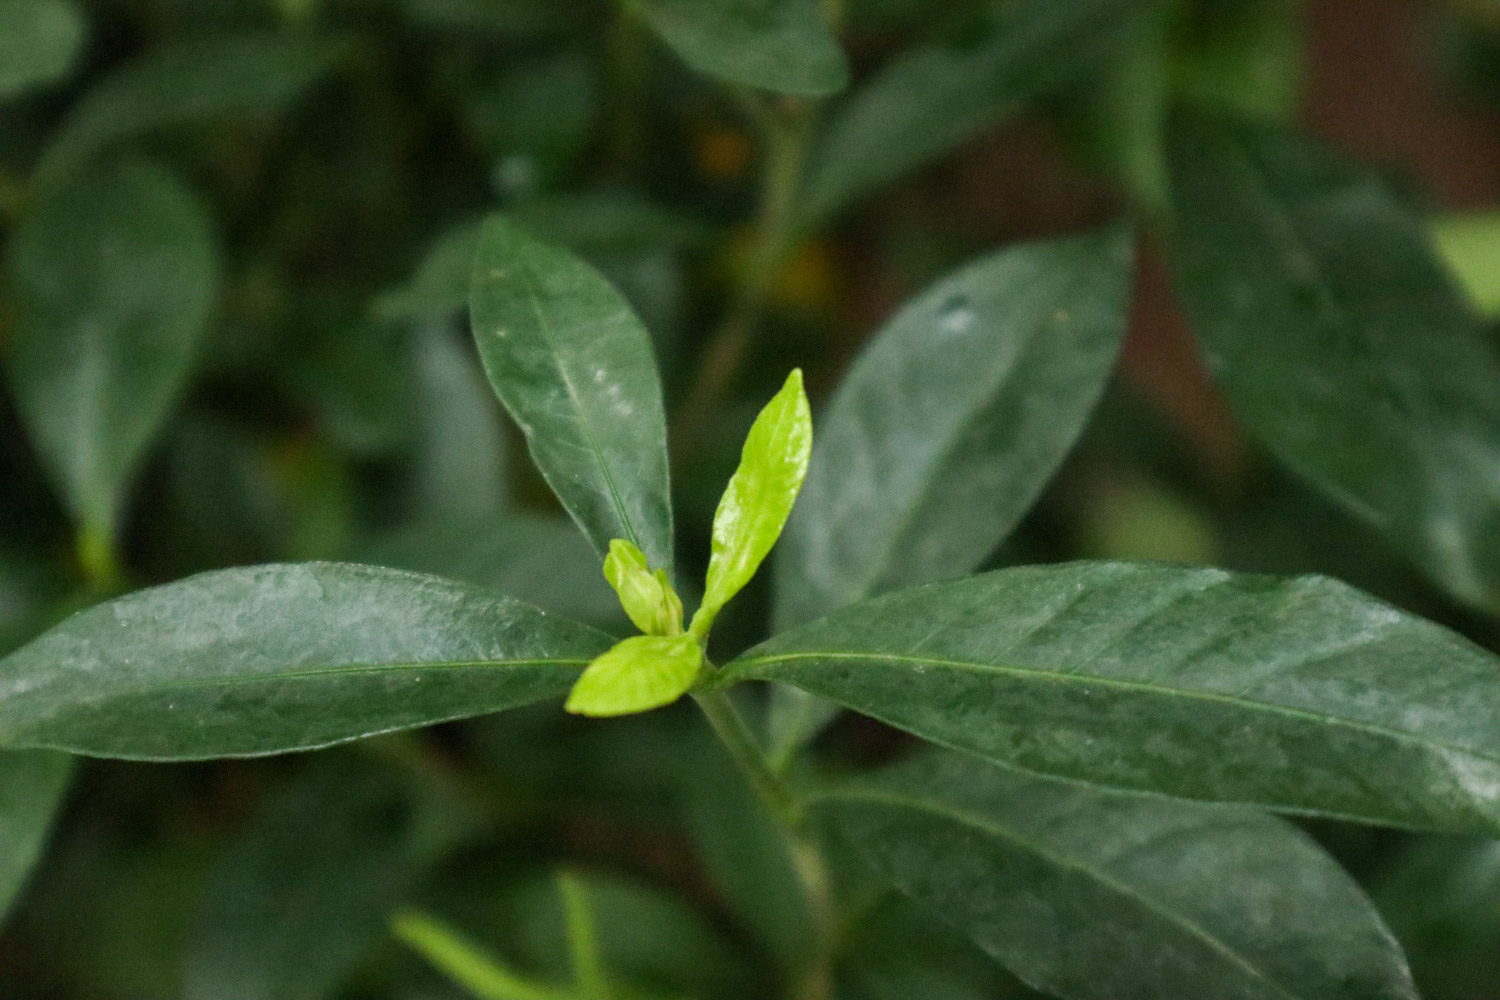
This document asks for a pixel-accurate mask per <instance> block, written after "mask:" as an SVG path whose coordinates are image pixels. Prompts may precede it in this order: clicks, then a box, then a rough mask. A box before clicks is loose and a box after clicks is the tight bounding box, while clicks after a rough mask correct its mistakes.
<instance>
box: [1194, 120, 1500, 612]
mask: <svg viewBox="0 0 1500 1000" xmlns="http://www.w3.org/2000/svg"><path fill="white" fill-rule="evenodd" d="M1171 163H1172V168H1173V174H1174V183H1175V186H1176V201H1177V204H1176V211H1177V217H1176V220H1175V222H1174V226H1173V241H1172V256H1173V266H1174V269H1175V271H1176V276H1177V281H1178V285H1179V288H1180V289H1181V292H1182V296H1183V300H1184V304H1185V306H1186V308H1187V311H1188V315H1189V317H1190V319H1191V320H1192V324H1193V329H1194V332H1195V333H1196V334H1197V335H1198V336H1199V338H1200V339H1201V340H1202V343H1203V346H1204V350H1205V352H1206V353H1207V355H1208V360H1209V363H1210V365H1211V366H1212V368H1213V370H1214V372H1215V374H1216V376H1217V377H1218V379H1219V380H1220V382H1222V383H1223V385H1224V388H1225V390H1226V391H1227V392H1228V394H1229V398H1230V401H1231V402H1232V403H1233V404H1234V406H1235V409H1236V411H1237V412H1238V413H1239V414H1240V416H1241V417H1243V419H1244V420H1245V421H1246V422H1247V423H1248V424H1249V425H1250V427H1251V428H1252V429H1253V430H1254V431H1255V432H1256V434H1258V435H1259V436H1260V437H1261V438H1262V439H1263V440H1264V441H1265V442H1266V444H1268V445H1269V446H1270V447H1271V449H1272V450H1273V451H1275V452H1276V453H1277V454H1278V455H1279V456H1280V457H1281V458H1282V459H1283V460H1284V461H1285V462H1286V463H1287V464H1288V465H1290V466H1292V468H1294V469H1296V470H1297V471H1298V472H1300V473H1301V474H1302V475H1304V476H1306V477H1307V478H1308V479H1310V480H1312V482H1314V483H1315V484H1317V485H1318V486H1319V487H1320V488H1322V489H1323V490H1324V491H1325V492H1327V493H1328V494H1329V495H1330V496H1332V497H1333V498H1334V499H1335V500H1337V501H1338V502H1339V503H1341V504H1342V505H1343V506H1344V507H1345V508H1347V509H1348V510H1350V511H1352V512H1353V513H1355V514H1356V515H1357V516H1359V517H1361V518H1363V519H1364V520H1366V521H1368V522H1370V523H1371V524H1373V525H1375V526H1376V527H1377V528H1379V529H1380V530H1381V531H1383V532H1385V533H1386V535H1388V536H1389V537H1390V538H1391V539H1392V540H1393V541H1394V542H1395V543H1396V544H1397V545H1399V546H1400V547H1401V548H1403V549H1404V550H1405V551H1406V552H1407V553H1408V554H1410V555H1411V556H1412V557H1413V558H1414V559H1416V560H1417V561H1418V562H1419V563H1421V565H1422V566H1423V567H1425V568H1426V569H1427V571H1428V572H1429V573H1431V574H1432V576H1433V577H1434V578H1435V579H1437V580H1439V581H1440V582H1441V583H1443V584H1444V585H1445V586H1447V587H1448V588H1449V589H1450V590H1452V591H1453V592H1454V593H1455V594H1457V595H1459V596H1460V597H1463V598H1464V599H1466V600H1469V601H1472V602H1475V603H1478V604H1481V605H1484V606H1486V607H1489V608H1500V359H1497V357H1496V355H1495V352H1494V349H1493V345H1492V344H1491V343H1490V342H1489V340H1488V337H1487V335H1486V334H1485V332H1484V330H1483V329H1482V328H1481V327H1480V326H1479V324H1478V323H1477V322H1476V321H1475V320H1474V318H1473V317H1472V316H1471V315H1470V314H1469V312H1468V310H1467V304H1466V303H1465V302H1464V301H1463V298H1462V296H1461V294H1460V293H1459V292H1458V291H1457V290H1456V289H1455V288H1454V287H1453V284H1452V282H1451V280H1450V279H1449V277H1448V275H1447V274H1446V273H1445V272H1444V270H1443V268H1442V266H1441V265H1440V264H1439V263H1438V262H1437V261H1436V260H1435V258H1434V255H1433V252H1432V249H1431V247H1430V245H1429V242H1428V238H1427V235H1426V233H1425V231H1424V229H1423V227H1422V225H1421V223H1420V222H1419V220H1418V219H1417V218H1416V217H1415V216H1414V215H1413V214H1412V213H1411V212H1409V211H1408V210H1407V209H1406V208H1405V207H1404V206H1403V205H1401V204H1400V202H1399V201H1398V200H1397V199H1396V198H1395V197H1394V196H1393V195H1392V193H1391V192H1390V191H1389V189H1388V188H1387V187H1386V186H1385V184H1384V183H1383V182H1382V181H1381V180H1380V179H1379V178H1378V177H1377V176H1376V175H1375V174H1374V173H1372V172H1370V171H1368V170H1366V169H1363V168H1360V167H1357V166H1354V165H1352V164H1349V163H1347V162H1346V161H1344V160H1342V159H1340V158H1338V157H1336V156H1334V155H1333V154H1331V153H1329V152H1327V151H1325V150H1323V149H1321V148H1319V147H1318V146H1316V145H1315V144H1313V143H1312V142H1311V141H1309V140H1306V139H1302V138H1298V137H1296V136H1293V135H1289V134H1285V133H1281V132H1276V131H1270V130H1263V129H1251V128H1239V127H1231V126H1228V125H1224V124H1219V123H1215V122H1212V121H1210V120H1208V119H1206V118H1201V117H1194V116H1188V115H1182V116H1180V117H1179V118H1178V119H1177V120H1176V121H1175V122H1174V123H1173V126H1172V132H1171Z"/></svg>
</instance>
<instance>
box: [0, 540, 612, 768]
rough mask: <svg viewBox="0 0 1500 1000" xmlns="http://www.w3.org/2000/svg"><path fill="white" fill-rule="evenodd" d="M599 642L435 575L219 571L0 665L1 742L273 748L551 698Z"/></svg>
mask: <svg viewBox="0 0 1500 1000" xmlns="http://www.w3.org/2000/svg"><path fill="white" fill-rule="evenodd" d="M608 645H609V638H608V637H607V636H605V635H603V634H602V633H599V632H595V631H594V630H593V629H590V628H587V627H585V626H583V625H578V624H576V623H574V622H570V621H568V620H566V619H561V618H556V617H553V616H551V615H548V614H545V613H544V612H541V611H538V610H537V609H536V608H533V607H531V606H529V605H526V604H521V603H520V602H518V601H513V600H510V599H508V598H504V597H500V596H498V595H495V594H492V593H489V592H487V591H482V590H477V589H474V588H471V587H467V586H464V585H462V584H457V583H453V582H451V581H448V580H443V579H440V578H438V577H429V576H419V575H417V574H414V573H403V572H400V571H398V570H387V569H378V568H375V567H372V566H356V565H351V564H344V563H304V564H282V565H271V566H253V567H245V568H240V569H228V570H220V571H218V572H213V573H204V574H202V575H200V576H195V577H191V578H189V579H187V580H183V581H181V582H179V583H171V584H167V585H165V586H161V587H153V588H151V589H149V590H142V591H138V592H137V593H134V594H129V595H126V596H125V597H121V598H118V599H116V600H113V601H109V602H107V603H104V604H101V605H98V606H97V607H94V608H90V609H89V610H87V611H83V612H81V613H79V614H76V615H74V616H73V617H71V618H69V619H67V620H66V621H64V622H63V623H62V624H60V625H58V626H57V627H56V628H53V629H52V630H51V631H49V632H47V633H46V634H44V635H42V636H41V637H40V638H38V639H36V640H35V641H33V642H32V643H30V644H29V645H27V646H23V647H22V648H21V649H20V650H18V651H17V652H15V653H13V654H12V655H10V656H8V657H6V658H5V659H3V660H0V746H8V747H32V746H35V747H51V748H57V749H65V750H73V751H75V752H78V753H86V754H92V755H96V756H108V757H126V758H134V759H145V760H191V759H199V758H206V757H226V756H250V755H255V754H269V753H282V752H285V751H289V750H302V749H307V748H310V747H316V746H324V745H327V744H330V743H337V742H341V741H344V740H351V739H357V738H359V737H361V736H369V735H372V734H375V733H381V732H388V731H390V730H395V729H406V728H411V727H414V726H425V725H429V724H431V723H434V722H441V721H444V720H447V719H457V718H464V717H467V716H473V715H481V714H484V713H487V712H497V711H500V710H501V709H505V708H512V707H514V706H517V705H525V704H529V703H531V702H536V701H543V700H546V699H549V698H556V697H560V696H561V695H562V694H564V693H565V692H566V691H567V690H568V688H569V687H570V686H571V684H572V683H573V681H574V680H575V679H576V678H577V676H578V671H579V669H580V668H581V667H583V665H584V664H586V663H588V662H589V661H590V660H592V659H593V658H594V657H595V656H597V655H598V654H599V653H600V652H602V651H603V650H604V649H606V648H608Z"/></svg>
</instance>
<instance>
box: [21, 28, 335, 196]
mask: <svg viewBox="0 0 1500 1000" xmlns="http://www.w3.org/2000/svg"><path fill="white" fill-rule="evenodd" d="M332 54H333V53H332V52H331V51H330V50H329V49H328V48H327V47H326V46H325V45H319V44H316V43H312V42H309V41H307V40H305V39H299V38H297V37H295V36H278V35H271V34H246V35H237V36H228V37H223V38H211V39H202V40H193V41H188V42H180V43H177V44H175V45H169V46H163V47H161V48H155V49H151V50H150V51H149V52H147V54H146V55H144V56H142V57H141V58H140V59H138V60H136V61H135V62H133V63H131V64H129V65H127V66H126V67H124V68H123V69H121V70H119V71H117V72H116V73H115V74H114V75H112V76H110V77H108V78H107V79H105V80H104V81H103V82H102V83H100V84H99V85H98V86H97V87H95V88H94V89H93V90H91V91H90V92H89V93H88V94H87V95H86V96H85V97H84V98H83V100H82V101H80V102H79V103H78V104H77V105H76V106H75V107H74V109H73V111H72V113H71V114H70V115H69V116H68V118H67V119H66V120H65V121H64V122H63V124H62V125H61V126H60V127H59V128H58V129H57V130H56V131H55V132H54V133H53V136H52V141H51V144H50V145H49V146H48V147H47V149H46V151H45V152H44V153H43V155H42V160H41V162H40V163H39V164H37V168H36V173H35V181H36V183H37V184H38V185H40V186H42V187H53V186H56V185H57V184H59V183H62V182H64V181H66V180H67V179H68V177H69V176H70V175H71V174H73V173H74V172H75V171H77V170H78V169H80V168H81V167H83V166H84V165H86V164H87V163H88V161H89V160H90V159H92V158H93V157H95V156H96V155H97V154H98V153H99V152H100V151H102V150H104V149H106V148H107V147H109V146H112V145H113V144H115V143H117V142H119V141H120V140H122V139H126V138H128V137H130V136H133V135H139V134H141V133H143V132H150V131H153V130H155V129H158V128H163V127H167V126H172V125H182V124H186V123H190V122H197V121H203V120H212V119H216V118H223V117H225V116H235V115H247V114H267V113H270V112H274V111H276V110H278V109H280V108H281V107H282V106H283V105H284V104H286V103H287V102H289V101H290V100H291V99H292V98H294V97H295V96H296V95H297V94H298V93H299V92H300V91H302V90H304V89H305V88H306V87H307V86H308V85H309V84H311V83H312V82H313V81H314V80H316V79H317V78H318V77H319V76H321V75H323V74H324V73H325V72H327V70H328V69H329V68H330V66H331V64H332V60H331V56H332Z"/></svg>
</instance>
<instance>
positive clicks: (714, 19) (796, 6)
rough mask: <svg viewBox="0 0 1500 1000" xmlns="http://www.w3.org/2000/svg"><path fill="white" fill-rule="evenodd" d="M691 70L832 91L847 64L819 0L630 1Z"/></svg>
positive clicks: (753, 83)
mask: <svg viewBox="0 0 1500 1000" xmlns="http://www.w3.org/2000/svg"><path fill="white" fill-rule="evenodd" d="M628 2H629V3H630V5H631V6H632V7H633V8H634V9H635V10H637V11H639V12H640V14H641V16H642V17H643V18H645V19H646V22H647V23H648V24H650V25H651V27H652V28H653V29H654V30H655V31H656V33H657V34H659V35H661V37H662V38H663V39H665V41H666V43H667V44H668V45H670V46H671V47H672V49H673V50H674V51H675V52H676V53H677V54H678V55H680V56H681V57H682V59H683V61H684V62H686V63H687V64H688V65H689V66H691V67H692V68H693V69H695V70H697V71H698V72H700V73H706V74H708V75H709V76H716V77H719V78H720V79H723V80H727V81H729V82H730V83H739V84H745V85H746V86H750V87H760V88H762V89H765V90H774V91H777V92H779V93H783V94H807V95H819V94H831V93H833V92H834V91H837V90H842V89H843V88H844V87H845V86H847V85H848V83H849V66H848V64H847V63H846V62H845V60H844V53H843V51H842V50H841V49H840V48H839V43H838V39H836V38H834V36H833V32H831V31H830V30H829V29H828V22H827V21H826V20H825V19H824V17H823V11H822V9H821V7H820V6H819V3H818V0H715V2H713V3H702V2H700V0H628Z"/></svg>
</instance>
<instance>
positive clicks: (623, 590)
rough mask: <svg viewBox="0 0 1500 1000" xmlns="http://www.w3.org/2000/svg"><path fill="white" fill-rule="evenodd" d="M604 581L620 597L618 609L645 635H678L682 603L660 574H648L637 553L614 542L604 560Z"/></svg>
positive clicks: (648, 568)
mask: <svg viewBox="0 0 1500 1000" xmlns="http://www.w3.org/2000/svg"><path fill="white" fill-rule="evenodd" d="M604 578H605V579H606V580H608V581H609V585H610V586H611V587H613V588H614V589H615V593H616V594H618V595H619V596H620V606H621V607H623V608H624V609H625V613H626V614H627V615H629V616H630V620H631V621H632V622H634V623H635V627H636V628H638V629H640V630H641V631H642V632H644V633H646V634H647V635H680V634H681V633H682V601H681V600H680V599H679V598H678V596H677V593H676V591H674V590H673V589H672V584H671V583H670V582H668V580H667V575H666V573H664V572H663V571H662V570H657V571H656V573H654V574H653V573H652V572H651V569H650V567H649V566H647V565H646V557H645V556H644V555H643V554H642V553H641V550H640V549H638V548H636V547H635V546H634V545H631V544H630V543H629V542H627V541H625V540H624V539H623V538H616V539H615V540H614V541H612V542H610V543H609V555H607V556H605V557H604Z"/></svg>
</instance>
